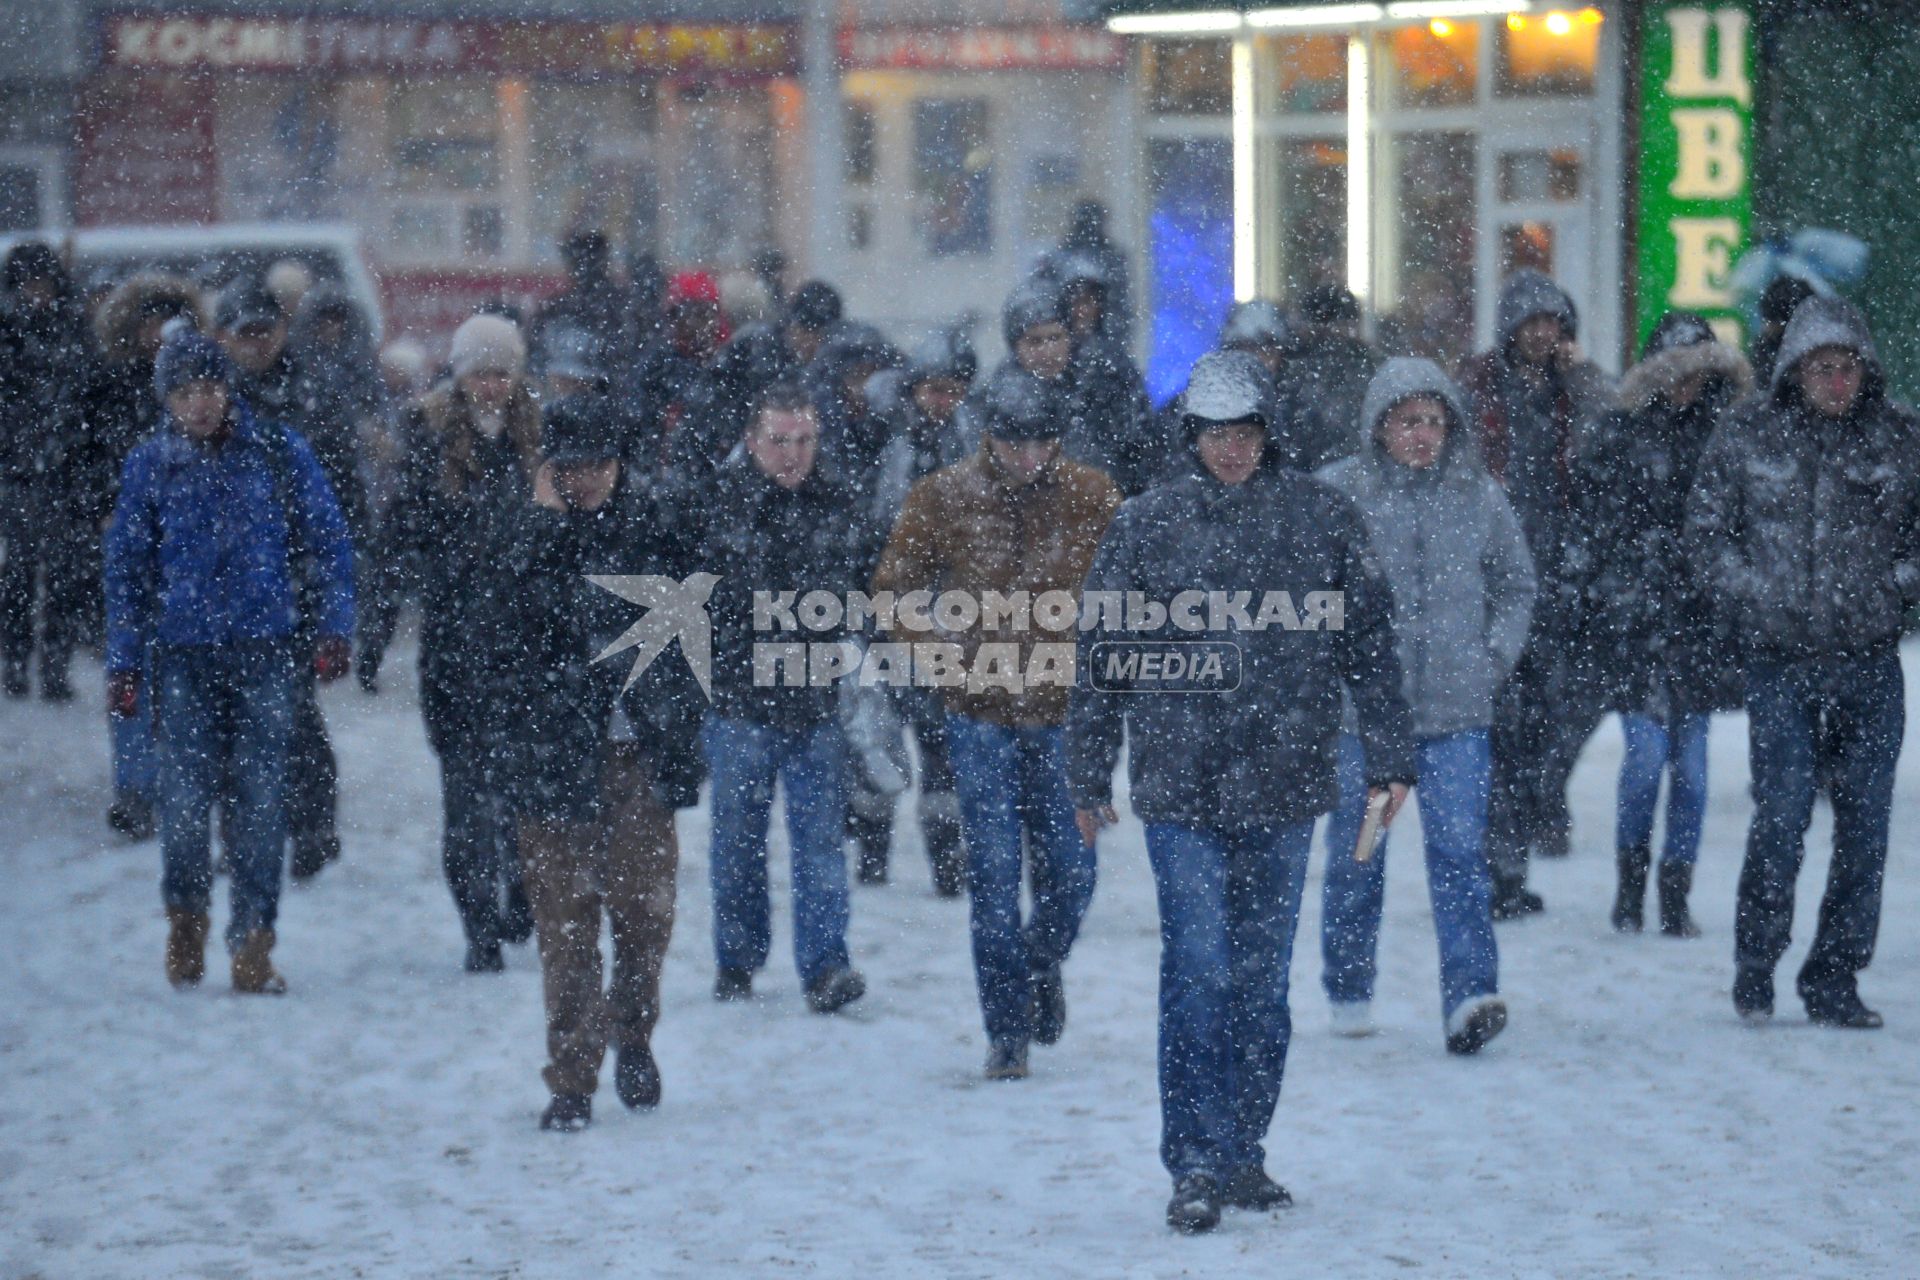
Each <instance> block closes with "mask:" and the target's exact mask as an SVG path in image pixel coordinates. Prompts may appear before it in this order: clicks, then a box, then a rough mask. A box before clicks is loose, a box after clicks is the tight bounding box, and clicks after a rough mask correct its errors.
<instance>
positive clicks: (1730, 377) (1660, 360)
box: [1616, 342, 1753, 413]
mask: <svg viewBox="0 0 1920 1280" xmlns="http://www.w3.org/2000/svg"><path fill="white" fill-rule="evenodd" d="M1699 373H1711V374H1714V375H1716V376H1718V377H1721V378H1724V379H1726V381H1727V383H1728V385H1729V386H1730V387H1731V388H1732V391H1733V395H1732V397H1731V399H1733V400H1738V399H1741V398H1743V397H1744V396H1746V394H1747V393H1748V392H1750V391H1752V390H1753V367H1752V366H1751V365H1749V364H1748V363H1747V360H1746V357H1745V356H1743V355H1741V354H1740V353H1739V352H1738V351H1735V350H1734V349H1733V348H1732V347H1729V346H1728V345H1727V344H1726V343H1724V342H1695V343H1692V344H1689V345H1687V346H1681V347H1668V348H1667V349H1666V350H1664V351H1660V352H1657V353H1655V354H1654V355H1650V356H1648V357H1647V358H1646V359H1645V360H1642V361H1641V362H1640V363H1639V364H1636V365H1634V366H1633V368H1631V369H1629V370H1627V373H1626V376H1625V377H1623V378H1622V379H1621V380H1620V389H1619V392H1618V393H1617V395H1616V403H1618V404H1619V406H1620V407H1621V408H1622V409H1625V410H1626V411H1627V412H1628V413H1638V412H1640V411H1641V410H1642V409H1645V408H1646V407H1647V406H1648V405H1650V404H1652V403H1653V402H1654V401H1655V400H1657V399H1659V398H1661V397H1662V396H1665V395H1668V394H1669V393H1671V392H1672V391H1673V389H1674V388H1675V387H1678V386H1679V385H1680V384H1681V383H1683V382H1685V381H1686V380H1687V379H1688V378H1691V377H1693V376H1694V375H1695V374H1699Z"/></svg>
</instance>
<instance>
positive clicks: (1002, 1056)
mask: <svg viewBox="0 0 1920 1280" xmlns="http://www.w3.org/2000/svg"><path fill="white" fill-rule="evenodd" d="M1026 1078H1027V1042H1026V1041H1025V1040H995V1041H994V1042H993V1043H992V1044H990V1045H988V1046H987V1079H989V1080H1025V1079H1026Z"/></svg>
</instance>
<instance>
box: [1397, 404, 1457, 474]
mask: <svg viewBox="0 0 1920 1280" xmlns="http://www.w3.org/2000/svg"><path fill="white" fill-rule="evenodd" d="M1447 426H1448V421H1447V407H1446V405H1444V404H1442V403H1441V402H1440V401H1439V399H1438V398H1436V397H1434V396H1415V397H1414V398H1413V399H1411V400H1402V401H1401V402H1400V403H1399V404H1397V405H1395V406H1393V408H1391V409H1389V410H1388V411H1387V416H1386V417H1384V418H1382V419H1381V420H1380V447H1381V448H1382V449H1385V450H1386V451H1387V456H1388V457H1389V458H1392V459H1393V460H1394V461H1395V462H1397V463H1399V464H1400V465H1401V466H1403V467H1412V468H1413V469H1414V470H1415V471H1424V470H1426V469H1427V468H1428V467H1431V466H1433V465H1434V464H1435V463H1437V462H1439V461H1440V456H1441V454H1443V453H1444V452H1446V448H1447Z"/></svg>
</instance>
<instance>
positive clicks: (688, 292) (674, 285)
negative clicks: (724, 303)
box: [667, 271, 720, 307]
mask: <svg viewBox="0 0 1920 1280" xmlns="http://www.w3.org/2000/svg"><path fill="white" fill-rule="evenodd" d="M683 302H711V303H713V304H715V305H716V306H717V305H719V302H720V282H719V281H718V280H715V279H714V278H713V275H712V273H711V272H707V271H678V272H675V273H674V275H673V278H672V279H670V280H668V281H667V305H668V306H670V307H677V306H679V305H680V304H681V303H683Z"/></svg>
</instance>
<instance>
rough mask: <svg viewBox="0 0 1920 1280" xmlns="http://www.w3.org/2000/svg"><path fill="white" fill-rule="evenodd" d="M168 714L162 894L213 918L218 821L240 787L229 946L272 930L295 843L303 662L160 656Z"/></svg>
mask: <svg viewBox="0 0 1920 1280" xmlns="http://www.w3.org/2000/svg"><path fill="white" fill-rule="evenodd" d="M153 668H154V673H155V678H156V683H157V686H158V687H157V688H156V690H155V698H156V699H157V702H158V706H159V709H160V725H159V737H160V794H159V797H158V799H159V809H160V854H161V858H162V862H163V866H164V872H163V874H162V876H161V880H160V893H161V896H162V898H164V899H165V901H166V904H167V906H169V907H173V908H177V909H181V910H186V911H206V910H207V907H208V904H209V902H210V901H211V899H212V896H213V857H212V848H211V821H210V819H211V814H212V811H213V803H214V799H215V796H216V794H217V793H218V792H219V791H220V789H221V788H222V786H223V785H224V786H227V787H230V788H231V792H230V796H229V798H230V802H231V804H232V806H233V807H232V810H231V812H230V818H229V820H230V822H231V826H230V828H229V830H228V832H227V862H228V868H229V870H230V872H231V874H232V885H231V905H230V907H229V910H228V918H227V934H226V938H227V947H228V949H229V950H233V949H237V948H238V947H239V945H240V943H241V942H242V941H244V940H245V938H246V936H247V935H248V934H250V933H253V932H255V931H257V930H261V929H271V928H273V925H274V920H275V919H276V918H277V916H278V914H279V907H280V868H281V861H282V858H283V854H284V851H285V848H286V843H287V821H286V806H285V791H286V772H287V740H288V737H289V736H290V735H291V733H292V731H293V681H294V676H293V657H292V653H291V650H290V649H289V648H288V647H287V646H286V645H285V644H283V643H279V642H275V641H258V642H253V643H248V644H237V645H206V646H200V645H196V646H181V647H177V648H169V649H163V650H161V651H160V652H158V653H157V654H155V656H154V659H153Z"/></svg>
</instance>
